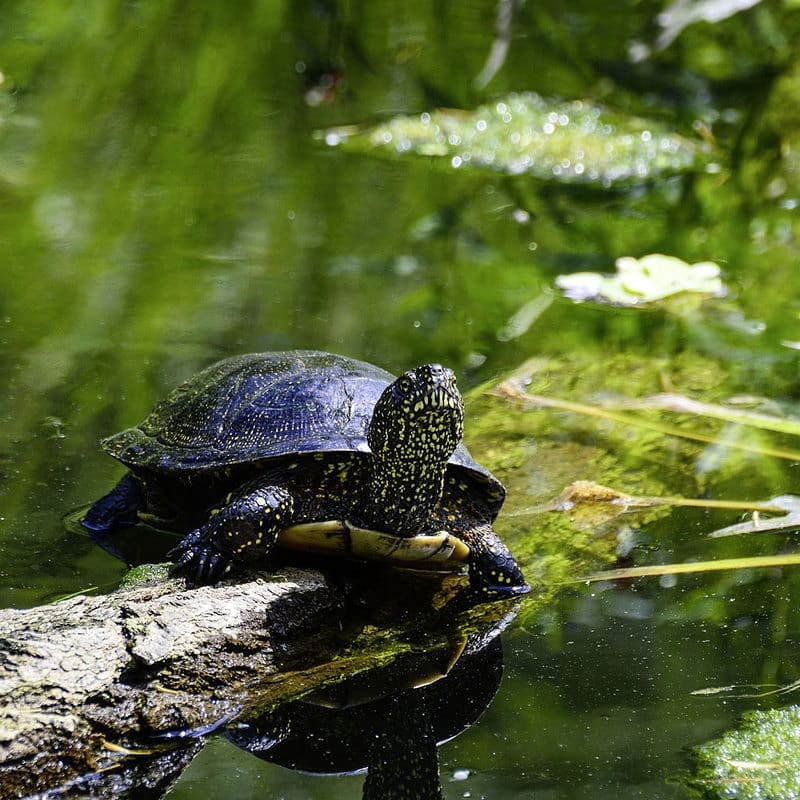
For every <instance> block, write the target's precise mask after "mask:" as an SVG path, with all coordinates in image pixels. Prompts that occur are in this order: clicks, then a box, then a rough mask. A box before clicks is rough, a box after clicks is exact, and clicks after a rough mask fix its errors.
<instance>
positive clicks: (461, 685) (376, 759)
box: [226, 636, 503, 800]
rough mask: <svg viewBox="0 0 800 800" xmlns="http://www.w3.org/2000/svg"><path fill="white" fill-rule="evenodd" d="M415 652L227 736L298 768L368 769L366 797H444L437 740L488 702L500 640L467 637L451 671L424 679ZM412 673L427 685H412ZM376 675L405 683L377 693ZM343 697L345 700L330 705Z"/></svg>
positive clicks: (498, 666) (499, 665) (498, 668)
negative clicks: (334, 693) (336, 690)
mask: <svg viewBox="0 0 800 800" xmlns="http://www.w3.org/2000/svg"><path fill="white" fill-rule="evenodd" d="M419 658H420V657H419V656H418V655H416V654H414V655H411V656H409V660H403V659H400V660H398V661H397V662H395V664H393V665H392V666H391V667H389V668H384V669H382V670H376V671H373V672H369V673H367V675H366V676H363V677H362V676H359V677H357V678H352V679H350V680H349V681H347V682H346V683H345V684H344V685H343V686H342V687H340V693H339V695H338V696H334V697H333V698H331V697H329V696H323V695H316V696H314V695H312V697H311V698H310V699H307V700H306V701H297V702H294V703H291V704H290V705H288V706H285V707H284V708H282V709H280V710H279V711H278V712H276V713H274V714H272V715H266V716H264V717H261V718H259V719H257V720H253V721H250V722H247V723H240V724H239V725H238V726H236V725H234V726H231V727H230V728H229V729H228V731H227V732H226V736H227V737H228V738H229V739H230V740H231V741H233V742H234V743H235V744H237V745H239V747H242V748H244V749H245V750H247V751H249V752H250V753H252V754H253V755H255V756H258V757H259V758H261V759H264V760H265V761H269V762H272V763H274V764H278V765H280V766H283V767H288V768H289V769H294V770H298V771H300V772H305V773H310V774H315V775H348V774H355V773H360V772H364V771H365V770H366V772H367V777H366V779H365V782H364V792H363V796H364V799H365V800H378V798H384V799H386V800H388V799H389V798H412V797H413V798H420V800H423V799H424V800H436V799H437V798H441V797H442V788H441V784H440V781H439V759H438V754H437V746H438V745H440V744H443V743H444V742H447V741H449V740H450V739H453V738H455V737H456V736H458V734H460V733H462V732H463V731H464V730H466V729H467V728H469V727H470V726H471V725H473V724H474V723H475V722H477V720H478V718H479V717H480V715H481V714H482V713H483V711H484V710H485V709H486V708H487V707H488V705H489V703H490V702H491V701H492V698H493V697H494V695H495V693H496V692H497V689H498V687H499V685H500V679H501V677H502V672H503V661H502V646H501V641H500V637H499V636H497V637H496V638H493V639H491V641H489V642H488V643H487V642H486V639H482V640H480V641H479V640H477V639H470V640H468V642H467V646H466V647H465V648H464V653H463V655H462V656H461V657H460V658H459V660H458V661H457V663H456V664H455V666H454V667H453V668H452V669H451V671H450V672H449V673H448V674H447V675H446V676H445V677H442V678H441V679H440V680H435V682H429V683H426V681H431V680H432V679H431V678H430V677H429V675H426V674H425V661H424V660H422V661H419ZM414 659H417V663H413V662H414ZM379 679H380V680H379ZM415 680H416V681H417V682H421V683H423V684H426V685H423V686H421V687H414V686H412V685H409V684H410V683H413V682H414V681H415ZM381 682H383V684H384V688H385V687H389V686H391V685H392V684H393V683H398V682H399V683H405V686H406V688H399V689H396V690H395V691H394V692H390V693H389V694H386V695H383V696H381V695H380V692H381V688H380V686H381ZM370 693H372V694H373V697H372V699H370V698H369V694H370ZM342 698H344V705H342V706H341V707H335V706H336V703H337V700H338V701H341V699H342Z"/></svg>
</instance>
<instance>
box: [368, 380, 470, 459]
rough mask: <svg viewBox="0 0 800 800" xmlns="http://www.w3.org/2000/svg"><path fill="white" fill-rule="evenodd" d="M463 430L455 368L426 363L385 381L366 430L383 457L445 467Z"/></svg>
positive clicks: (376, 451) (462, 406)
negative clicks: (454, 373) (450, 368)
mask: <svg viewBox="0 0 800 800" xmlns="http://www.w3.org/2000/svg"><path fill="white" fill-rule="evenodd" d="M463 432H464V401H463V400H462V398H461V393H460V392H459V391H458V387H457V386H456V378H455V375H453V372H452V370H449V369H447V368H446V367H443V366H441V365H440V364H424V365H423V366H421V367H417V368H416V369H412V370H409V371H408V372H405V373H403V374H402V375H401V376H400V377H399V378H398V379H397V380H396V381H395V382H394V383H392V384H391V385H390V386H387V387H386V389H385V390H384V391H383V394H382V395H381V397H380V399H379V400H378V402H377V404H376V405H375V411H374V412H373V415H372V421H371V423H370V426H369V431H368V432H367V442H368V443H369V447H370V450H372V452H373V453H374V455H375V456H376V458H378V459H379V460H381V461H401V462H405V463H408V462H412V461H418V462H420V463H423V464H424V463H428V464H437V465H440V466H441V468H442V470H443V469H444V464H446V463H447V460H448V459H449V458H450V456H451V455H452V454H453V451H454V450H455V449H456V447H457V446H458V443H459V442H460V441H461V436H462V434H463Z"/></svg>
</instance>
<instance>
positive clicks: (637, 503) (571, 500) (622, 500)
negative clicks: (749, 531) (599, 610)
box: [510, 480, 800, 530]
mask: <svg viewBox="0 0 800 800" xmlns="http://www.w3.org/2000/svg"><path fill="white" fill-rule="evenodd" d="M790 498H791V499H792V500H794V503H795V506H796V508H797V511H798V514H800V498H794V497H793V496H792V495H787V496H785V497H778V498H775V499H774V500H770V501H769V502H768V503H752V502H749V501H746V500H741V501H738V500H712V499H709V498H704V497H701V498H694V497H680V496H674V495H673V496H667V497H653V496H649V495H632V494H627V493H626V492H621V491H619V490H617V489H612V488H611V487H609V486H603V485H602V484H600V483H595V482H594V481H586V480H580V481H574V482H573V483H571V484H569V486H566V487H565V488H564V489H563V490H562V492H561V493H560V494H559V495H558V497H555V498H554V499H553V500H551V501H549V502H548V503H544V504H542V505H540V506H535V507H531V508H525V509H520V510H517V511H514V512H511V513H510V516H525V515H529V514H540V513H542V512H547V511H562V512H565V513H567V514H568V515H569V517H570V519H572V521H573V522H574V524H575V526H576V527H577V528H578V529H580V530H585V529H586V528H594V527H597V526H598V525H601V524H603V523H605V522H608V521H609V520H612V519H614V518H616V517H618V516H620V515H622V514H626V513H628V512H631V511H639V510H642V509H648V508H659V507H665V506H680V507H684V508H716V509H728V510H732V511H736V510H741V511H751V512H753V515H754V519H756V520H759V521H761V524H763V525H764V526H765V527H764V528H763V529H764V530H766V529H767V528H766V525H767V523H768V522H770V520H763V521H762V520H761V517H760V515H761V514H782V513H784V511H787V510H789V508H788V506H789V503H790ZM785 519H786V517H782V518H780V519H779V520H777V521H779V522H783V521H784V520H785ZM752 524H753V523H752V522H747V523H744V525H750V526H752ZM795 524H800V523H798V522H795ZM726 530H727V529H726Z"/></svg>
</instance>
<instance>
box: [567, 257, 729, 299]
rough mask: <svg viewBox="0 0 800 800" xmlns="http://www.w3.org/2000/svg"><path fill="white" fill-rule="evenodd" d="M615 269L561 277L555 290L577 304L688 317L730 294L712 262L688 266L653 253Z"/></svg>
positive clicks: (623, 261)
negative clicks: (657, 308)
mask: <svg viewBox="0 0 800 800" xmlns="http://www.w3.org/2000/svg"><path fill="white" fill-rule="evenodd" d="M615 266H616V268H617V272H616V274H614V275H603V274H601V273H599V272H574V273H572V274H570V275H559V276H558V278H556V286H558V288H559V289H561V290H562V291H563V293H564V296H565V297H566V298H568V299H570V300H573V301H575V302H576V303H585V302H587V301H589V302H593V303H602V304H605V305H612V306H626V307H634V306H637V307H641V306H647V307H651V306H653V305H656V304H660V305H662V306H663V307H665V308H666V309H667V310H671V311H674V312H676V313H686V311H688V310H693V309H694V308H696V307H697V305H699V303H700V302H702V301H703V300H705V299H708V298H713V297H717V298H718V297H724V296H725V295H726V294H727V288H726V286H725V284H724V283H723V282H722V278H721V277H720V268H719V267H718V266H717V265H716V264H714V263H713V262H711V261H702V262H699V263H697V264H688V263H687V262H685V261H683V260H681V259H680V258H675V257H674V256H666V255H662V254H661V253H652V254H650V255H646V256H642V257H641V258H632V257H629V256H625V257H623V258H618V259H617V260H616V262H615ZM674 298H680V301H681V302H680V305H678V304H676V303H675V302H670V303H667V302H665V301H667V300H670V301H672V300H673V299H674ZM687 300H688V301H689V302H687Z"/></svg>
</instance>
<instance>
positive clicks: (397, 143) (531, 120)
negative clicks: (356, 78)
mask: <svg viewBox="0 0 800 800" xmlns="http://www.w3.org/2000/svg"><path fill="white" fill-rule="evenodd" d="M318 138H320V139H321V140H322V141H324V142H325V144H327V145H329V146H331V147H336V146H344V147H346V148H348V149H350V150H355V151H359V152H374V153H379V154H388V155H392V156H400V157H409V156H424V157H433V158H437V159H442V160H444V159H447V160H448V161H449V165H450V167H451V168H452V169H459V168H462V167H473V168H479V169H488V170H492V171H494V172H501V173H504V174H507V175H532V176H534V177H536V178H539V179H540V180H545V181H551V182H555V183H570V184H594V185H597V186H601V187H606V188H609V187H611V186H614V185H617V184H626V183H641V182H642V181H647V180H650V179H652V178H654V177H656V176H662V175H674V174H681V173H686V172H696V171H699V170H700V169H702V168H703V167H704V166H705V163H706V161H707V153H708V150H709V147H708V145H707V144H706V143H704V142H701V141H699V140H690V139H688V138H685V137H684V136H681V135H680V134H678V133H676V132H674V131H673V130H671V129H670V128H669V127H668V126H666V125H664V124H663V123H661V122H657V121H654V120H646V119H643V118H640V117H635V116H631V115H626V114H623V113H618V112H614V111H610V110H609V109H606V108H603V107H602V106H598V105H595V104H594V103H591V102H589V101H587V100H573V101H568V102H564V101H560V100H552V99H545V98H543V97H541V96H539V95H538V94H535V93H533V92H526V93H521V94H511V95H508V96H506V97H504V98H501V99H498V100H496V101H494V102H492V103H488V104H486V105H483V106H480V107H478V108H476V109H474V110H472V111H467V110H459V109H439V110H434V111H425V112H423V113H421V114H416V115H401V116H396V117H393V118H391V119H389V120H387V121H385V122H380V123H378V124H375V125H363V126H362V125H348V126H343V127H337V128H330V129H328V130H325V131H322V132H321V133H320V134H318Z"/></svg>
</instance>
